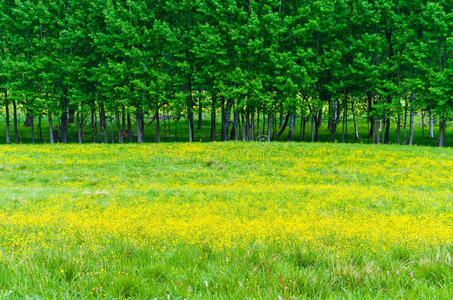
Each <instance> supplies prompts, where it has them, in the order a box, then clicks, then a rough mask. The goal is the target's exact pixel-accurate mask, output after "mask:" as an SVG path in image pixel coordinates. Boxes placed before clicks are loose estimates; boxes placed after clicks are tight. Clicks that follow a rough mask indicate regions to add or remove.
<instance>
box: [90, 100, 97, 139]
mask: <svg viewBox="0 0 453 300" xmlns="http://www.w3.org/2000/svg"><path fill="white" fill-rule="evenodd" d="M94 117H95V113H94V108H93V107H91V118H90V126H91V142H92V143H96V129H97V125H96V122H95V118H94Z"/></svg>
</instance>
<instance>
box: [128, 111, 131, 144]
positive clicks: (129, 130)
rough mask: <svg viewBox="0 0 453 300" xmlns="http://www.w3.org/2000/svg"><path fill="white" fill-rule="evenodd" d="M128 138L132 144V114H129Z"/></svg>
mask: <svg viewBox="0 0 453 300" xmlns="http://www.w3.org/2000/svg"><path fill="white" fill-rule="evenodd" d="M127 138H128V139H129V143H132V120H131V114H130V113H127Z"/></svg>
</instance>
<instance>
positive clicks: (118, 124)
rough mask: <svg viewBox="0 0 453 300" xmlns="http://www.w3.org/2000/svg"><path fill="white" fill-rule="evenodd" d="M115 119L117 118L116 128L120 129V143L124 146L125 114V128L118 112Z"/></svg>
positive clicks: (123, 117)
mask: <svg viewBox="0 0 453 300" xmlns="http://www.w3.org/2000/svg"><path fill="white" fill-rule="evenodd" d="M115 118H116V127H117V128H118V143H120V144H122V143H123V132H124V121H125V120H124V119H125V116H124V113H123V114H122V121H123V127H121V123H120V114H119V112H118V111H117V112H116V115H115Z"/></svg>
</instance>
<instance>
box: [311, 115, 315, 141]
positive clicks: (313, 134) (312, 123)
mask: <svg viewBox="0 0 453 300" xmlns="http://www.w3.org/2000/svg"><path fill="white" fill-rule="evenodd" d="M314 126H315V116H314V115H313V114H312V115H311V142H312V143H313V142H314V141H315V128H314Z"/></svg>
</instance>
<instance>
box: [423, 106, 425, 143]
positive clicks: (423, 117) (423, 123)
mask: <svg viewBox="0 0 453 300" xmlns="http://www.w3.org/2000/svg"><path fill="white" fill-rule="evenodd" d="M424 145H425V112H424V111H423V112H422V146H424Z"/></svg>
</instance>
